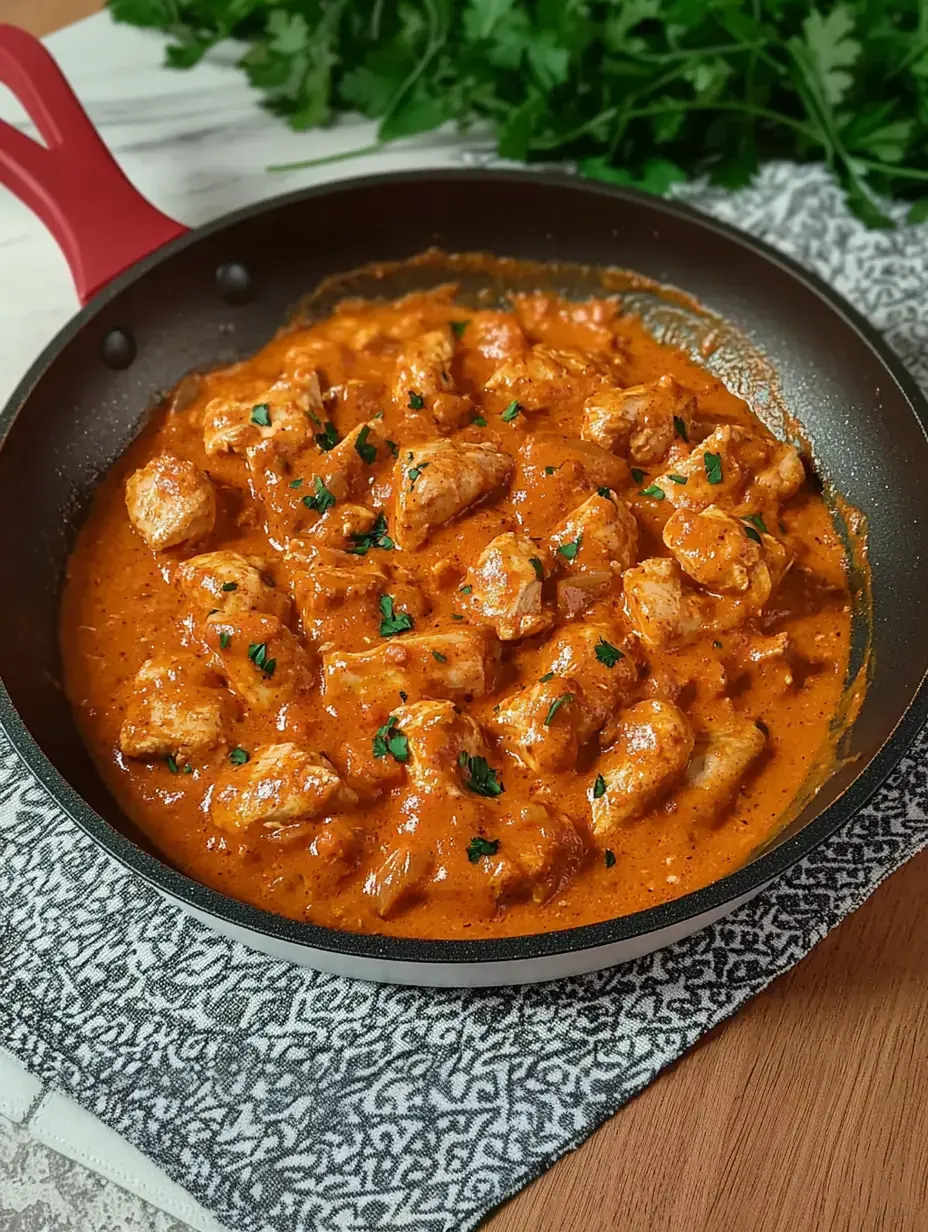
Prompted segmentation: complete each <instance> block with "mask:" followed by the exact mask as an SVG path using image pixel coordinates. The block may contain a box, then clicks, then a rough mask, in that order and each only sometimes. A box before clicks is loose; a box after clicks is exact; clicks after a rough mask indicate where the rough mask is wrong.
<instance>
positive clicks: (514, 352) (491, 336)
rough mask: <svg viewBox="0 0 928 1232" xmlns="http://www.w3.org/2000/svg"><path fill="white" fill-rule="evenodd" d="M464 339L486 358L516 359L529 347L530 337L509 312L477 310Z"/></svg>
mask: <svg viewBox="0 0 928 1232" xmlns="http://www.w3.org/2000/svg"><path fill="white" fill-rule="evenodd" d="M464 341H465V342H466V344H467V346H468V347H472V348H473V349H474V350H475V351H477V352H479V354H480V355H482V356H483V357H484V359H497V360H499V359H514V358H515V357H516V356H521V355H523V354H524V353H525V352H526V351H527V350H528V349H529V344H528V339H527V338H526V336H525V334H524V333H523V332H522V329H521V327H520V325H519V323H518V322H517V321H515V320H514V319H513V317H512V313H509V312H493V311H490V310H486V311H483V312H475V313H474V315H473V317H472V318H471V320H470V322H469V324H468V326H467V329H466V330H465V333H464Z"/></svg>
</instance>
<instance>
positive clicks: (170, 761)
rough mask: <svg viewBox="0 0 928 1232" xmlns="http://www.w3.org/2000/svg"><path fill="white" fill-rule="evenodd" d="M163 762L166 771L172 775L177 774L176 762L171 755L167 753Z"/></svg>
mask: <svg viewBox="0 0 928 1232" xmlns="http://www.w3.org/2000/svg"><path fill="white" fill-rule="evenodd" d="M164 760H165V761H166V762H167V763H168V769H169V770H170V772H171V773H172V774H176V773H177V762H176V761H175V760H174V758H173V757H172V756H171V754H170V753H168V755H167V757H166V758H165V759H164Z"/></svg>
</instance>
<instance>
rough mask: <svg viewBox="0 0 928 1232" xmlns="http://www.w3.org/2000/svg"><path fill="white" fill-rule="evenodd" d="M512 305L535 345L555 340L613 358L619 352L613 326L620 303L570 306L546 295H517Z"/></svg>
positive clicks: (594, 301)
mask: <svg viewBox="0 0 928 1232" xmlns="http://www.w3.org/2000/svg"><path fill="white" fill-rule="evenodd" d="M511 298H512V304H513V307H514V308H515V310H516V314H517V316H518V318H519V320H520V322H521V323H522V327H523V329H524V330H525V331H526V332H527V333H528V334H529V335H530V336H531V338H532V339H533V340H534V341H537V342H546V341H547V340H548V339H549V338H551V337H555V338H557V339H558V340H560V341H563V340H565V339H567V340H568V343H569V345H570V346H575V347H577V348H579V350H581V351H598V352H600V353H601V354H603V355H610V354H612V353H613V352H614V351H615V349H616V337H615V331H614V330H613V328H612V326H613V322H614V321H615V320H616V318H617V317H618V316H619V313H620V312H621V304H620V302H619V300H618V299H589V300H584V301H582V302H580V303H576V302H575V303H569V302H567V301H565V300H563V299H561V298H560V297H558V296H556V295H552V294H550V293H549V292H545V291H531V292H528V293H527V294H522V295H513V296H512V297H511Z"/></svg>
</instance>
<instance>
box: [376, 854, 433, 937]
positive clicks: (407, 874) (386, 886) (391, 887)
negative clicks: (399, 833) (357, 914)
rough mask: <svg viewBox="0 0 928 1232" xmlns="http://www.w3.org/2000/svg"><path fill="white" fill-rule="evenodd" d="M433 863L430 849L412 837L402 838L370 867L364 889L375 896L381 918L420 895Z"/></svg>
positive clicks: (407, 904)
mask: <svg viewBox="0 0 928 1232" xmlns="http://www.w3.org/2000/svg"><path fill="white" fill-rule="evenodd" d="M433 867H434V858H433V856H432V853H431V851H429V850H428V849H427V848H423V847H420V846H417V845H416V844H415V843H414V842H413V841H412V840H410V839H401V840H399V841H398V842H397V844H396V846H395V847H393V848H392V849H391V850H390V851H388V852H387V855H386V856H385V858H384V859H383V861H382V862H381V863H380V864H379V865H378V866H377V868H375V869H372V870H371V872H370V874H369V875H368V878H367V880H366V881H365V883H364V893H365V894H367V895H369V896H370V897H371V898H372V899H373V900H374V903H375V905H376V908H377V914H378V915H379V916H380V918H381V919H386V918H387V916H389V915H392V914H393V913H394V912H396V911H399V910H400V909H402V908H404V907H408V906H409V905H410V904H411V903H412V902H414V901H415V900H416V899H417V898H418V897H420V896H421V894H422V893H423V892H424V889H425V886H426V883H427V882H428V880H429V878H430V876H431V874H432V870H433Z"/></svg>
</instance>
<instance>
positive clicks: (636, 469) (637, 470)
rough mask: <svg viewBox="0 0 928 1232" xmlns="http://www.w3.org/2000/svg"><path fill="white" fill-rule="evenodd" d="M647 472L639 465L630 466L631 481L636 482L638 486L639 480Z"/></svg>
mask: <svg viewBox="0 0 928 1232" xmlns="http://www.w3.org/2000/svg"><path fill="white" fill-rule="evenodd" d="M647 473H648V472H647V471H643V470H642V469H641V467H640V466H633V467H632V482H633V483H636V484H638V486H639V487H640V486H641V481H642V480H643V479H644V477H645V475H647Z"/></svg>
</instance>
